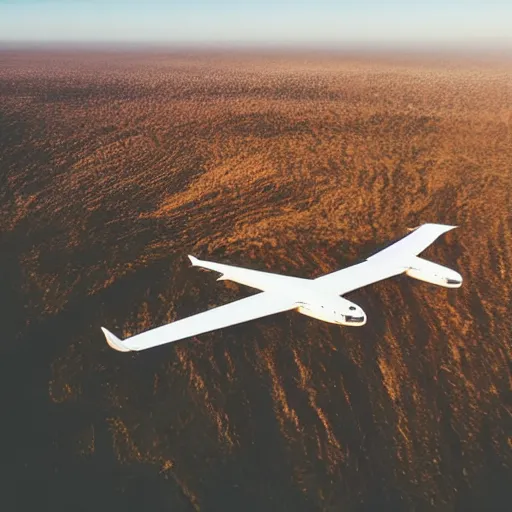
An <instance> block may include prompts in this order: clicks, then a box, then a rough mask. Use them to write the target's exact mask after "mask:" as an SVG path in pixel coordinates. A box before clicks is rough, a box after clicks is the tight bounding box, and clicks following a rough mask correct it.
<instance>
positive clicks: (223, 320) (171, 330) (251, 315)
mask: <svg viewBox="0 0 512 512" xmlns="http://www.w3.org/2000/svg"><path fill="white" fill-rule="evenodd" d="M296 307H297V304H296V302H295V301H294V300H292V299H290V298H287V297H282V296H280V295H276V294H274V293H272V292H262V293H258V294H256V295H252V296H251V297H246V298H245V299H240V300H237V301H235V302H231V303H229V304H225V305H224V306H219V307H217V308H213V309H209V310H208V311H204V312H203V313H198V314H197V315H192V316H189V317H187V318H183V319H181V320H177V321H175V322H171V323H170V324H167V325H162V326H161V327H156V328H155V329H151V330H149V331H146V332H143V333H140V334H136V335H135V336H131V337H130V338H126V339H124V340H120V339H119V338H117V337H116V336H115V335H114V334H112V333H111V332H110V331H108V330H107V329H105V328H104V327H102V328H101V329H102V331H103V333H104V334H105V338H106V339H107V343H108V344H109V345H110V346H111V347H112V348H113V349H115V350H118V351H120V352H129V351H130V350H135V351H138V350H145V349H147V348H151V347H156V346H158V345H163V344H164V343H170V342H172V341H177V340H181V339H183V338H189V337H191V336H197V335H198V334H203V333H205V332H210V331H213V330H215V329H221V328H222V327H228V326H230V325H236V324H241V323H243V322H248V321H249V320H254V319H256V318H261V317H264V316H268V315H273V314H275V313H281V312H282V311H289V310H291V309H294V308H296Z"/></svg>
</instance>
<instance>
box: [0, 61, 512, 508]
mask: <svg viewBox="0 0 512 512" xmlns="http://www.w3.org/2000/svg"><path fill="white" fill-rule="evenodd" d="M510 71H511V68H510V63H507V62H505V61H503V62H500V61H496V62H492V63H490V62H477V61H476V60H473V61H472V60H470V59H468V58H462V57H459V59H458V60H453V59H451V60H450V59H448V60H445V61H441V60H439V59H436V58H433V57H427V56H424V57H417V58H412V57H409V58H405V57H403V56H402V57H399V56H392V55H389V56H385V55H380V56H370V55H366V56H365V55H351V56H350V55H346V56H340V55H335V54H332V55H312V54H311V55H305V54H304V55H299V54H286V55H284V54H283V55H278V54H266V55H256V54H232V55H221V54H216V53H213V52H212V53H209V54H206V53H205V54H193V53H191V54H186V53H179V52H176V53H154V54H151V55H150V54H143V53H133V54H119V53H111V54H108V53H102V54H100V53H91V54H87V53H66V52H61V53H45V52H39V53H29V52H13V51H11V52H4V53H1V54H0V170H1V175H0V180H1V182H0V230H1V232H2V242H1V247H2V250H1V251H0V252H1V254H0V263H1V264H2V269H3V270H4V271H5V272H4V274H3V276H2V278H1V280H2V282H1V283H0V284H1V286H0V297H1V300H2V308H3V311H4V312H5V319H6V321H5V320H4V322H3V323H4V332H5V333H6V337H5V338H4V340H3V341H2V343H1V345H0V359H2V362H3V364H4V365H5V368H3V370H2V375H3V377H4V379H6V382H9V383H10V385H9V386H8V391H7V390H6V391H2V393H9V397H10V398H6V400H7V399H9V400H12V402H13V403H14V404H17V403H18V401H19V400H22V399H24V400H27V399H28V400H30V401H31V402H29V403H34V404H37V405H36V406H34V407H36V408H37V410H38V411H39V412H40V413H41V416H38V421H39V422H42V424H43V427H42V430H41V432H42V433H40V434H39V435H37V436H35V437H34V436H33V435H32V426H31V422H30V421H28V420H26V418H25V417H24V416H23V417H22V416H21V413H20V415H19V416H18V415H16V414H13V415H12V417H10V418H9V419H8V420H7V421H6V423H4V426H3V427H2V428H3V429H4V435H3V438H4V439H12V438H14V439H17V443H13V445H12V447H9V450H10V451H9V450H8V455H7V457H9V455H10V456H11V457H13V458H16V460H27V461H30V463H29V464H28V465H26V466H23V465H22V464H20V465H19V466H17V469H16V470H15V471H12V470H11V469H9V472H8V473H7V474H6V476H5V478H4V481H16V482H21V481H23V482H29V481H32V482H33V481H37V479H38V478H40V476H38V475H40V474H41V472H47V473H48V474H50V475H51V476H48V477H47V478H48V479H49V480H48V482H49V485H50V487H49V489H50V490H49V491H48V496H49V498H48V499H49V500H50V501H51V502H52V503H53V505H54V509H55V508H57V509H59V510H60V508H59V507H61V508H62V509H63V510H64V509H65V510H69V509H70V506H69V505H70V504H74V503H75V502H76V501H75V500H81V502H82V503H83V506H84V507H86V508H85V509H87V510H89V509H92V507H93V503H96V502H95V501H93V498H94V496H93V497H91V496H90V488H91V487H90V485H91V484H90V482H97V483H98V482H100V481H105V479H106V481H107V482H108V484H103V487H101V490H98V492H99V493H100V492H101V493H103V502H104V503H105V506H107V505H112V506H116V507H118V506H119V505H120V504H124V505H123V506H126V507H128V509H130V507H135V506H137V507H139V509H140V505H141V504H145V505H147V504H148V503H149V504H150V508H151V510H157V509H159V508H158V507H163V504H167V507H169V506H171V504H172V509H173V510H190V509H194V508H195V509H197V510H341V509H343V510H376V509H378V510H382V508H380V507H381V506H382V507H384V506H386V505H387V506H389V507H391V508H392V509H393V510H412V509H418V510H428V509H434V508H436V509H437V508H440V509H443V510H444V508H443V507H446V510H450V509H453V508H456V507H458V508H460V509H461V510H469V509H470V506H472V505H475V503H477V504H485V506H486V507H487V506H489V507H490V508H486V509H487V510H496V509H498V507H499V504H500V503H501V502H500V500H502V499H505V498H507V499H509V500H510V490H509V489H508V488H507V486H506V485H505V482H506V481H507V479H509V478H510V465H511V463H512V457H511V456H510V453H511V452H510V439H509V438H508V437H507V435H509V434H510V428H509V427H510V411H508V410H507V408H506V396H507V393H508V394H509V393H510V378H511V376H510V361H511V343H510V334H511V332H512V321H511V317H510V304H511V303H512V281H511V279H510V268H509V267H510V262H511V261H512V235H511V228H512V216H511V211H512V197H511V194H512V192H511V191H512V179H511V177H512V169H511V162H512V154H511V145H510V142H511V122H512V111H511V103H510V78H511V75H510ZM424 222H438V223H445V224H455V225H458V226H460V228H459V229H457V230H455V231H453V232H450V233H449V234H448V235H446V236H445V237H444V238H443V239H442V240H440V241H439V242H437V243H436V244H435V245H434V246H433V247H432V248H430V249H428V251H427V252H426V253H425V257H427V258H429V259H432V260H434V261H437V262H439V263H441V264H444V265H446V266H449V267H452V268H454V269H456V270H458V271H459V272H460V273H461V274H462V275H463V277H464V279H465V282H464V285H463V287H462V288H461V289H459V290H445V289H439V288H436V287H434V286H430V285H427V284H425V283H419V282H416V281H413V280H410V279H408V278H405V277H403V278H397V279H394V280H389V281H387V282H385V283H380V284H377V285H374V286H372V287H369V288H367V289H363V290H360V291H358V292H356V293H353V294H351V295H350V297H349V298H350V299H351V300H353V301H355V302H356V303H358V304H360V305H361V306H362V307H363V309H364V310H365V311H366V313H367V315H368V325H367V326H365V327H363V328H359V329H350V328H338V327H333V326H328V325H325V324H322V323H321V322H316V321H314V320H311V319H308V318H305V317H302V316H300V315H297V314H295V313H290V314H285V315H281V316H276V317H270V318H268V319H265V320H262V321H259V322H253V323H250V324H246V325H242V326H237V327H233V328H230V329H225V330H222V331H218V332H215V333H213V334H208V335H204V336H201V337H199V338H197V339H193V340H189V341H184V342H180V343H176V344H174V345H168V346H166V347H162V348H160V349H155V350H153V351H148V352H144V353H143V354H140V355H138V356H133V357H132V356H130V355H126V354H121V355H120V354H117V353H114V352H113V351H111V350H110V349H109V348H108V347H107V346H106V344H105V343H104V339H103V337H102V333H101V331H100V329H99V327H100V325H105V326H107V327H108V328H111V329H112V330H113V331H114V332H116V333H117V334H119V335H124V336H126V335H129V334H133V333H136V332H140V331H142V330H144V329H147V328H149V327H152V326H156V325H159V324H162V323H164V322H168V321H171V320H172V319H175V318H178V317H182V316H186V315H189V314H193V313H196V312H199V311H201V310H203V309H205V308H206V307H211V306H214V305H220V304H222V303H224V302H227V301H230V300H234V299H236V298H238V297H241V296H243V294H244V293H246V291H245V290H242V289H239V288H238V286H237V285H233V284H229V283H226V284H220V283H216V282H215V277H216V276H214V275H211V274H207V273H203V272H200V271H197V270H195V269H191V268H189V265H188V260H187V259H186V255H187V254H194V255H196V256H198V257H202V258H205V259H213V260H219V261H224V262H230V263H232V264H239V265H244V266H248V267H252V268H259V269H268V270H270V271H274V272H280V273H288V274H292V275H298V276H301V277H315V276H318V275H320V274H322V273H326V272H329V271H332V270H335V269H338V268H340V267H343V266H346V265H349V264H351V263H354V262H356V261H357V260H358V259H359V258H361V257H363V256H366V255H369V254H370V253H372V252H374V251H375V250H377V248H378V247H379V244H382V243H386V242H388V241H389V240H390V239H393V238H395V237H399V236H401V235H403V234H404V233H405V232H406V228H407V227H414V226H417V225H418V224H421V223H424ZM5 324H6V325H5ZM27 354H29V355H27ZM25 374H30V375H31V377H30V378H29V379H28V380H27V378H26V377H24V375H25ZM2 387H3V388H4V389H5V386H2ZM43 388H48V394H47V396H48V397H49V398H50V399H51V401H50V400H48V403H47V402H46V401H45V397H41V389H43ZM45 396H46V395H45ZM34 410H35V409H34ZM55 410H58V411H59V412H58V413H52V414H53V415H52V414H50V413H49V412H50V411H55ZM507 425H508V427H507ZM27 440H29V441H27ZM41 446H44V447H45V449H44V450H41ZM45 454H46V455H45ZM114 456H115V457H114ZM7 460H9V459H8V458H7ZM6 467H8V465H7V466H6ZM123 468H124V469H123ZM136 468H138V469H136ZM108 471H110V472H117V473H119V474H120V475H121V476H118V477H114V476H108V477H107V476H106V475H107V472H108ZM122 471H124V473H123V472H122ZM134 471H140V474H139V476H138V477H136V478H135V480H133V478H134V477H133V475H134ZM117 473H116V474H117ZM64 474H65V475H66V476H63V475H64ZM108 474H109V475H110V473H108ZM137 474H138V473H137ZM82 477H83V478H82ZM95 479H96V480H95ZM134 482H136V483H135V484H134ZM141 482H151V484H148V485H150V489H152V491H151V496H152V498H148V494H147V493H146V494H145V496H146V498H143V497H141V496H142V495H144V492H142V490H143V484H142V483H141ZM63 484H66V485H63ZM52 485H53V487H52ZM92 485H93V487H94V484H92ZM134 485H135V487H134ZM63 488H64V489H63ZM52 489H53V490H52ZM98 489H99V488H98ZM139 490H140V493H138V494H137V492H138V491H139ZM141 493H142V494H141ZM27 496H28V495H27ZM23 499H27V500H28V499H29V497H26V498H23ZM144 499H145V500H146V501H141V500H144ZM52 500H53V501H52ZM88 500H89V501H88ZM123 500H124V501H123ZM151 500H153V501H151ZM479 500H480V501H479ZM493 500H494V501H493ZM23 503H25V501H23ZM27 503H28V502H27ZM377 506H378V508H376V507H377ZM27 507H28V505H27ZM87 507H89V508H87ZM251 507H252V508H251ZM361 507H362V508H361ZM492 507H494V508H492ZM74 508H76V507H74ZM146 508H147V507H146Z"/></svg>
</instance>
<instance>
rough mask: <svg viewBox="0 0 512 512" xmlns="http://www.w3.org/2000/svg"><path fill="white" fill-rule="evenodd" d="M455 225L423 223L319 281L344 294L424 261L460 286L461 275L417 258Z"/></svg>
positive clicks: (323, 286)
mask: <svg viewBox="0 0 512 512" xmlns="http://www.w3.org/2000/svg"><path fill="white" fill-rule="evenodd" d="M455 227H456V226H446V225H444V224H423V225H421V226H419V227H418V228H416V229H414V230H412V232H411V233H409V234H408V235H407V236H405V237H403V238H402V239H401V240H399V241H397V242H395V243H394V244H392V245H390V246H389V247H387V248H386V249H383V250H382V251H379V252H377V253H376V254H374V255H373V256H370V257H369V258H368V259H367V260H366V261H363V262H362V263H358V264H356V265H353V266H351V267H347V268H344V269H342V270H337V271H336V272H332V273H330V274H326V275H324V276H321V277H318V278H316V279H315V282H318V283H321V286H322V288H324V289H325V290H330V291H336V292H337V293H339V294H340V295H343V294H345V293H348V292H351V291H353V290H357V289H359V288H363V287H364V286H367V285H369V284H373V283H376V282H378V281H382V280H384V279H388V278H390V277H393V276H397V275H399V274H403V273H404V272H410V271H411V270H412V269H413V268H414V267H415V266H417V265H418V264H422V265H429V266H430V267H431V268H432V267H437V269H438V270H439V269H440V270H442V271H443V272H444V273H445V274H446V277H448V278H452V279H453V280H454V283H455V285H454V286H460V284H461V283H462V277H461V276H460V274H458V273H457V272H455V271H453V270H450V269H447V268H445V267H441V266H440V265H436V264H434V263H432V262H427V261H426V260H422V259H421V258H418V257H417V255H418V254H419V253H421V252H422V251H424V250H425V249H426V248H427V247H428V246H429V245H430V244H432V243H433V242H434V241H435V240H436V239H437V238H439V237H440V236H441V235H442V234H443V233H446V232H447V231H450V230H451V229H454V228H455ZM411 277H415V278H416V279H418V277H417V276H412V275H411ZM420 279H421V278H420ZM443 286H445V285H444V284H443Z"/></svg>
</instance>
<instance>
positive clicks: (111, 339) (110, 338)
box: [101, 327, 130, 352]
mask: <svg viewBox="0 0 512 512" xmlns="http://www.w3.org/2000/svg"><path fill="white" fill-rule="evenodd" d="M101 330H102V331H103V334H104V335H105V338H106V340H107V343H108V344H109V346H110V347H111V348H113V349H114V350H117V351H118V352H130V349H129V348H126V347H125V346H124V345H123V342H122V341H121V340H120V339H119V338H118V337H117V336H115V335H114V334H112V333H111V332H110V331H108V330H107V329H105V327H102V328H101Z"/></svg>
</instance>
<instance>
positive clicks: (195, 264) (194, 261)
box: [188, 254, 199, 267]
mask: <svg viewBox="0 0 512 512" xmlns="http://www.w3.org/2000/svg"><path fill="white" fill-rule="evenodd" d="M188 259H189V260H190V263H192V266H193V267H196V266H197V265H199V260H198V259H197V258H196V257H195V256H192V255H190V254H189V255H188Z"/></svg>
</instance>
